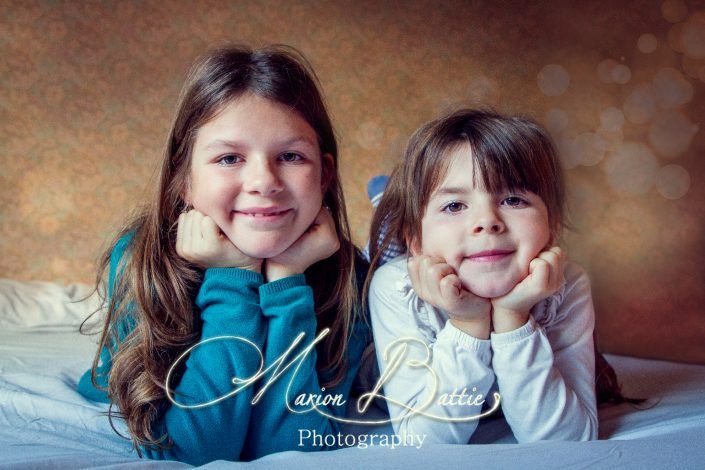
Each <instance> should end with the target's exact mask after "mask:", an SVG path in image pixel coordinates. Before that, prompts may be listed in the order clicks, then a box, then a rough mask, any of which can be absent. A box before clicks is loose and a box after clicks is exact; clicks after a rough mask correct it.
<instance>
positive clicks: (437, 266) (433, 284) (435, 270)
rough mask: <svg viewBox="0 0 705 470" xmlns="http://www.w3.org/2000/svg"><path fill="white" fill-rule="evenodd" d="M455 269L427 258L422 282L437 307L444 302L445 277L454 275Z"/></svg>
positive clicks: (422, 267)
mask: <svg viewBox="0 0 705 470" xmlns="http://www.w3.org/2000/svg"><path fill="white" fill-rule="evenodd" d="M454 273H455V271H453V268H451V267H450V266H449V265H448V264H446V263H444V262H442V260H438V259H436V258H431V257H427V258H426V259H425V261H424V263H423V264H422V266H421V273H420V277H421V282H422V284H423V285H424V289H425V291H426V293H427V295H428V300H429V301H430V302H431V303H432V304H434V305H437V306H440V304H442V303H443V302H444V300H443V294H442V293H441V281H442V280H443V278H444V277H446V276H448V275H450V274H454Z"/></svg>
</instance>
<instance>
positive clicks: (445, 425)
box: [369, 263, 494, 444]
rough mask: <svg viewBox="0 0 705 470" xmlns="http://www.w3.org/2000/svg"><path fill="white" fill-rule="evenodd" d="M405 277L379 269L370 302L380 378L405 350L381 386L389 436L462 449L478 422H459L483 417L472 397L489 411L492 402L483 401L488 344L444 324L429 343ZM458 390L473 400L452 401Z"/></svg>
mask: <svg viewBox="0 0 705 470" xmlns="http://www.w3.org/2000/svg"><path fill="white" fill-rule="evenodd" d="M406 277H407V273H406V270H405V269H402V268H401V267H400V266H397V265H395V263H388V264H386V265H384V266H382V267H381V268H379V269H378V270H377V272H376V273H375V275H374V277H373V279H372V283H371V286H370V298H369V305H370V315H371V318H372V332H373V336H374V340H375V349H376V351H377V359H378V363H379V369H380V375H381V377H383V378H384V377H385V374H386V373H387V369H388V368H389V367H390V365H391V363H392V357H394V355H395V351H399V350H400V346H401V347H404V346H403V345H406V348H407V349H406V352H405V354H404V356H402V358H401V359H402V361H401V365H400V367H399V368H398V369H396V370H393V371H390V372H389V374H390V375H389V377H388V378H387V379H386V380H385V381H384V383H383V387H384V394H385V397H386V398H385V399H386V401H387V404H388V407H389V414H390V417H391V418H392V420H393V421H392V425H393V427H394V431H395V432H396V433H397V434H400V435H408V434H414V435H424V434H425V435H426V436H427V440H428V442H431V443H454V444H466V443H467V442H468V441H469V439H470V437H471V436H472V434H473V433H474V431H475V429H476V427H477V424H478V419H479V418H476V419H471V420H462V418H467V417H472V416H478V415H479V414H480V413H481V412H482V401H478V402H476V401H475V398H477V397H478V396H479V395H482V400H486V401H487V404H488V405H489V406H493V405H494V398H493V397H489V398H488V397H486V394H487V393H488V391H489V390H490V387H491V386H492V383H493V382H494V373H493V371H492V370H491V368H490V361H491V350H490V341H489V340H481V339H477V338H474V337H472V336H470V335H467V334H466V333H464V332H463V331H461V330H459V329H457V328H455V327H454V326H453V325H452V324H451V323H450V322H449V321H446V322H445V326H443V327H442V329H441V330H440V331H439V332H438V333H437V335H436V336H435V338H430V339H429V338H428V336H427V335H425V334H423V333H422V332H421V331H420V328H419V323H418V322H419V321H422V320H420V316H419V309H420V308H428V306H427V305H426V304H425V303H424V302H423V301H422V300H421V299H419V298H418V296H417V295H416V294H415V293H414V292H413V290H412V289H411V287H410V282H409V281H408V279H406ZM434 339H435V340H434ZM397 341H399V342H397ZM394 342H397V344H396V345H393V343H394ZM390 345H391V347H390ZM387 348H390V350H389V351H387ZM412 361H420V363H421V364H423V365H422V366H421V367H419V366H418V365H414V364H413V362H412ZM463 391H465V393H466V394H467V395H471V394H473V395H474V396H475V398H473V399H469V398H467V397H466V398H463V399H459V398H455V399H452V395H453V394H456V396H457V394H462V393H463ZM444 398H445V401H444ZM451 400H452V401H451ZM461 401H462V404H459V402H461ZM468 401H470V402H471V404H468V403H467V402H468ZM453 402H454V404H451V403H453ZM413 410H419V411H422V412H423V413H427V414H430V415H433V416H435V417H427V416H422V415H421V414H417V413H415V412H414V411H413ZM453 420H456V421H453Z"/></svg>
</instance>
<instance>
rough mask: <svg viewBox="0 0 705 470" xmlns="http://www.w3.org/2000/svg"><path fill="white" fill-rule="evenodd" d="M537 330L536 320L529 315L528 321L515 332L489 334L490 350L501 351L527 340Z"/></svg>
mask: <svg viewBox="0 0 705 470" xmlns="http://www.w3.org/2000/svg"><path fill="white" fill-rule="evenodd" d="M538 329H539V326H538V324H537V323H536V320H534V317H533V316H532V315H529V320H528V321H527V322H526V323H525V324H524V326H521V327H519V328H517V329H516V330H512V331H507V332H505V333H490V342H491V343H492V349H501V348H503V347H505V346H508V345H510V344H512V343H516V342H519V341H521V340H523V339H524V338H528V337H529V336H531V335H532V334H534V332H535V331H537V330H538Z"/></svg>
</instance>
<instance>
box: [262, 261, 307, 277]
mask: <svg viewBox="0 0 705 470" xmlns="http://www.w3.org/2000/svg"><path fill="white" fill-rule="evenodd" d="M264 271H265V274H266V278H267V282H273V281H278V280H279V279H284V278H285V277H290V276H295V275H297V274H303V272H304V270H303V269H298V268H296V267H292V266H284V265H281V264H277V263H272V262H270V261H265V269H264Z"/></svg>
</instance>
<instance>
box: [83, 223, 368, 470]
mask: <svg viewBox="0 0 705 470" xmlns="http://www.w3.org/2000/svg"><path fill="white" fill-rule="evenodd" d="M129 242H130V237H123V238H122V239H120V240H119V241H118V243H117V244H116V246H115V248H114V249H113V252H112V254H111V260H110V270H109V279H108V296H109V297H110V296H112V293H113V285H114V283H115V279H116V276H117V275H119V273H118V264H119V262H120V260H121V258H122V257H123V255H124V253H125V251H126V250H127V248H128V246H129ZM363 271H364V266H363V264H362V263H360V266H358V279H360V274H361V273H362V272H363ZM196 305H197V307H198V309H199V310H200V312H201V320H202V330H201V340H200V343H199V346H197V347H196V348H194V349H193V350H192V351H191V353H190V355H189V357H188V359H187V360H186V362H185V368H184V370H183V374H182V375H181V379H180V381H179V382H178V385H176V386H175V384H173V383H171V384H170V387H171V390H172V394H173V397H174V398H175V400H176V401H177V402H178V403H179V404H182V405H190V406H193V405H199V404H205V403H208V402H211V401H215V400H217V399H219V398H221V397H225V396H226V395H230V396H228V397H227V398H224V399H222V400H220V401H217V402H216V403H213V404H210V405H208V406H204V407H200V408H183V407H180V406H177V405H174V404H171V403H170V404H169V406H168V407H167V408H166V410H165V411H164V412H163V413H161V414H160V416H159V417H158V418H157V419H156V420H155V422H154V423H153V431H154V433H153V434H154V435H156V436H160V435H161V434H162V433H164V432H166V433H167V434H168V435H169V437H170V438H171V440H172V441H173V444H174V445H173V446H172V447H171V448H170V449H168V450H159V449H153V448H147V447H143V448H142V451H143V452H144V454H145V455H146V456H148V457H149V458H152V459H172V460H180V461H182V462H187V463H190V464H193V465H201V464H205V463H207V462H210V461H213V460H219V459H220V460H252V459H256V458H259V457H261V456H264V455H267V454H270V453H273V452H279V451H285V450H306V451H313V450H320V447H312V446H311V445H310V443H311V440H304V441H303V443H304V446H300V445H299V444H300V442H302V441H301V440H300V433H299V430H302V431H303V430H310V431H311V432H314V431H315V432H317V433H319V434H323V435H325V434H335V433H337V432H338V431H339V427H340V426H339V423H338V422H337V421H335V420H330V419H328V418H326V417H325V416H323V414H322V413H319V412H316V411H305V410H308V409H310V408H311V405H310V402H309V403H308V406H296V405H295V401H296V398H297V397H305V398H308V397H313V396H321V397H325V396H329V397H331V398H332V397H338V400H337V402H338V403H342V402H343V401H347V400H348V397H349V393H350V389H351V386H352V382H353V378H354V377H355V375H356V374H357V371H358V369H359V364H360V357H361V356H362V352H363V350H364V348H365V346H366V344H367V342H368V341H369V330H368V327H367V325H366V324H365V323H364V322H357V323H356V324H355V326H354V328H353V331H352V333H351V335H350V338H349V341H348V350H347V360H348V370H347V374H346V375H345V377H344V379H343V380H342V381H341V382H340V383H338V385H337V386H335V387H332V388H330V389H328V390H325V391H322V390H321V386H320V382H321V381H322V380H321V381H319V372H318V371H317V369H316V348H315V347H314V348H311V350H310V352H309V354H307V355H302V356H301V357H299V359H298V360H294V359H295V358H296V357H297V356H298V355H299V354H300V353H302V352H303V351H304V350H305V349H306V347H307V346H309V345H311V343H312V342H313V340H314V338H315V336H316V316H315V312H314V304H313V291H312V289H311V287H309V286H308V285H307V284H306V278H305V276H304V275H303V274H299V275H296V276H290V277H287V278H284V279H280V280H277V281H274V282H269V283H264V279H263V277H262V275H261V274H259V273H255V272H252V271H246V270H243V269H238V268H217V269H216V268H214V269H207V270H206V271H205V275H204V279H203V284H202V285H201V287H200V290H199V292H198V295H197V297H196ZM134 326H135V324H134V320H133V319H132V318H131V317H129V316H128V317H126V318H125V319H124V320H123V321H122V322H121V323H120V324H119V325H118V339H119V340H120V341H123V340H124V339H125V338H126V337H127V335H128V334H129V333H130V331H131V330H132V329H133V328H134ZM299 333H304V336H303V340H302V341H301V342H300V343H299V344H298V346H297V347H296V348H294V349H293V350H292V351H291V352H290V353H289V354H287V356H286V359H285V360H284V361H283V362H281V364H280V367H279V368H278V370H277V367H276V365H274V367H271V368H270V369H269V371H268V372H267V373H266V374H264V375H263V376H262V377H261V378H259V379H258V380H256V381H253V382H252V383H250V384H249V385H247V386H244V384H242V383H237V381H233V378H236V377H237V378H239V379H241V380H244V379H248V378H250V377H252V376H254V375H255V374H257V373H258V371H260V370H261V371H264V370H265V369H267V368H268V367H270V366H271V365H272V364H273V363H274V362H275V361H276V360H277V359H278V358H279V357H280V356H282V355H283V354H284V353H285V352H286V351H287V350H288V349H289V348H290V347H291V346H292V343H293V342H294V339H295V338H296V336H297V335H299ZM216 338H217V339H216ZM207 340H211V341H207ZM258 350H259V351H260V352H261V354H262V357H261V356H260V354H259V353H258ZM112 352H113V350H112V348H111V349H109V348H108V347H104V348H103V350H102V351H101V354H100V358H101V361H100V364H99V366H98V369H97V371H96V374H97V377H96V379H97V382H98V384H99V385H100V386H102V387H103V388H105V387H106V386H107V381H108V376H109V374H110V368H111V366H112V359H111V355H112ZM262 360H263V362H264V365H262V367H261V369H260V365H261V361H262ZM292 361H293V362H292ZM290 362H292V364H291V367H289V368H288V369H286V370H285V371H283V369H285V368H286V366H287V364H289V363H290ZM276 374H281V375H279V377H278V378H276V380H274V378H273V376H274V375H276ZM321 378H322V379H324V378H325V377H321ZM270 379H271V381H270ZM234 382H236V383H234ZM265 385H266V386H267V387H266V390H265V392H264V393H263V394H262V396H261V397H259V400H258V401H257V403H256V404H255V405H253V404H252V401H253V398H254V397H255V396H256V395H257V394H258V393H259V391H260V390H261V389H262V388H263V387H265ZM237 389H241V390H240V391H239V392H238V393H235V394H233V392H234V391H235V390H237ZM78 391H79V392H80V393H81V394H82V395H84V396H85V397H86V398H89V399H91V400H95V401H101V402H108V401H109V399H108V397H107V394H106V392H104V391H103V390H99V389H96V388H95V387H94V386H93V384H92V383H91V377H90V370H88V371H87V372H86V373H85V374H84V375H83V376H82V377H81V379H80V381H79V383H78ZM329 401H330V400H329ZM287 402H288V404H289V407H291V408H292V409H293V410H294V411H291V410H290V409H289V408H288V407H287ZM318 407H319V409H321V411H323V412H325V413H329V414H331V415H334V416H343V415H344V413H345V408H346V405H345V404H342V405H339V406H335V403H331V404H329V405H328V406H322V405H319V406H318Z"/></svg>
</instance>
